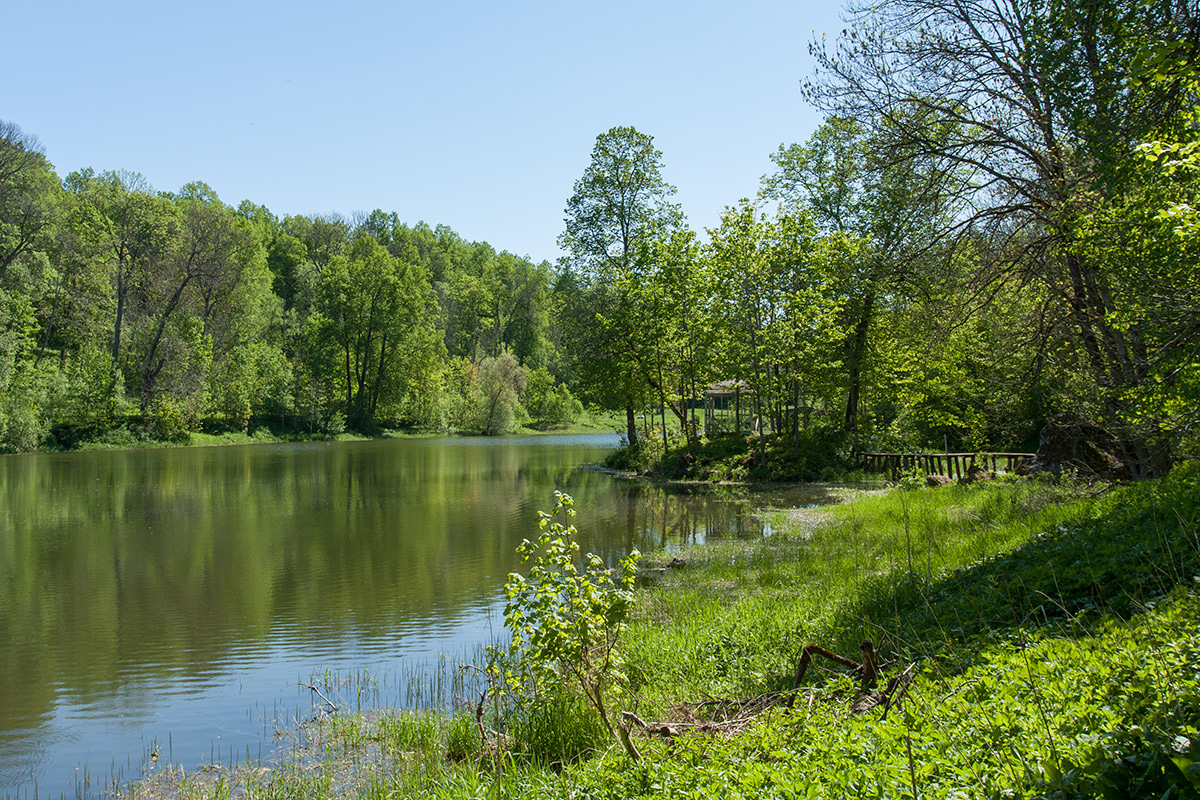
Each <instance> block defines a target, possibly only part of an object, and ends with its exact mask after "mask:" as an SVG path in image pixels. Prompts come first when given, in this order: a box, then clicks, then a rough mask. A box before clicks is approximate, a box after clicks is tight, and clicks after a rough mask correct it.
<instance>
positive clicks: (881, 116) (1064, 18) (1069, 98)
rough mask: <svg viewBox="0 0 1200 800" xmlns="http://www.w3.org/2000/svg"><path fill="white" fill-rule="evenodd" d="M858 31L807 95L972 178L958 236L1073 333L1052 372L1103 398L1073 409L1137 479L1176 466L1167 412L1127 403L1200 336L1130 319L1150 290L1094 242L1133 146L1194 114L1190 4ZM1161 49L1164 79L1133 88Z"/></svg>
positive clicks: (1058, 3) (867, 9)
mask: <svg viewBox="0 0 1200 800" xmlns="http://www.w3.org/2000/svg"><path fill="white" fill-rule="evenodd" d="M847 19H848V22H849V28H848V30H847V31H846V33H845V35H844V36H843V37H841V38H840V39H839V40H838V42H837V44H836V45H835V46H833V47H832V48H830V47H826V46H825V45H824V43H822V42H818V43H816V44H815V45H814V47H813V52H814V54H815V55H816V57H817V59H818V63H819V69H820V72H819V73H818V75H817V76H816V77H814V78H813V79H812V80H810V81H808V82H807V84H806V91H807V94H808V96H809V97H810V98H811V99H813V100H815V101H816V102H817V103H818V104H819V105H821V106H822V107H824V108H826V109H828V110H830V111H833V112H834V113H838V114H842V115H846V116H852V117H856V118H859V119H871V120H878V121H879V122H880V123H881V125H883V126H886V128H887V129H888V134H889V136H890V139H891V141H893V142H894V143H896V145H897V146H896V147H894V148H893V152H894V153H896V154H897V156H899V157H906V158H921V159H931V160H936V161H939V162H944V163H948V164H951V165H954V166H955V167H957V168H958V170H959V171H960V173H961V174H962V176H963V180H962V182H961V184H960V186H959V193H960V194H959V196H960V198H961V199H962V200H963V202H964V205H965V210H964V211H963V212H962V213H960V214H957V215H955V216H954V217H953V218H952V219H950V220H949V224H948V226H947V230H948V232H953V233H957V234H959V235H960V239H959V241H963V242H966V241H970V242H972V243H973V242H975V241H977V240H978V237H979V235H980V233H983V234H984V235H985V237H986V238H987V239H989V240H991V241H992V242H993V243H994V246H995V247H996V248H997V250H998V251H1002V252H1004V253H1005V254H1006V256H1007V257H1006V258H995V259H991V261H990V263H991V264H992V265H996V266H998V267H1001V269H998V270H997V271H996V273H995V278H996V279H1005V278H1009V277H1013V278H1019V279H1021V280H1027V281H1029V280H1033V281H1037V282H1039V284H1040V285H1041V287H1042V290H1043V297H1044V299H1043V304H1044V310H1043V314H1044V315H1045V316H1046V317H1047V318H1051V319H1054V320H1056V322H1057V324H1058V327H1059V328H1060V329H1061V330H1062V331H1063V332H1064V334H1067V335H1065V336H1063V337H1062V339H1061V352H1060V353H1058V354H1057V356H1056V357H1059V358H1077V359H1078V362H1079V365H1080V367H1081V368H1082V370H1083V371H1084V372H1085V373H1086V374H1087V375H1088V377H1089V380H1090V383H1091V386H1092V387H1093V388H1092V390H1091V391H1089V392H1087V393H1086V395H1087V396H1085V397H1082V398H1079V397H1077V398H1076V401H1075V402H1076V403H1079V402H1080V401H1082V402H1084V403H1085V405H1086V406H1087V408H1088V409H1089V410H1091V411H1092V412H1093V413H1096V414H1097V415H1098V416H1100V417H1101V418H1102V419H1104V420H1105V421H1106V422H1108V423H1109V424H1111V425H1113V426H1115V427H1117V428H1118V429H1119V432H1120V433H1121V434H1122V435H1123V437H1124V439H1125V441H1126V445H1127V451H1126V463H1127V466H1128V467H1129V468H1130V470H1131V471H1132V473H1133V474H1135V475H1148V474H1154V473H1156V472H1158V471H1160V470H1161V469H1163V468H1165V465H1166V464H1167V463H1168V459H1166V458H1165V456H1166V452H1167V448H1168V447H1169V443H1170V436H1169V435H1167V434H1166V432H1164V431H1163V430H1162V426H1161V423H1160V422H1159V421H1156V420H1155V419H1154V418H1153V415H1131V414H1129V413H1128V411H1129V402H1130V398H1131V397H1134V396H1136V395H1138V394H1140V393H1142V392H1143V391H1144V390H1145V389H1146V388H1147V387H1148V385H1149V384H1151V383H1153V382H1154V381H1156V380H1157V378H1156V377H1155V376H1154V374H1153V373H1154V370H1153V368H1152V364H1153V363H1155V362H1156V361H1161V360H1162V357H1163V356H1164V355H1165V354H1164V353H1162V352H1159V351H1160V348H1161V347H1166V348H1168V349H1169V350H1171V351H1174V352H1180V351H1181V352H1184V353H1186V352H1194V351H1195V344H1196V342H1197V340H1198V337H1200V333H1198V332H1196V331H1194V330H1192V331H1189V330H1188V328H1187V326H1184V327H1182V328H1177V327H1172V326H1170V325H1168V327H1167V328H1162V327H1157V326H1156V325H1148V324H1142V319H1141V318H1140V317H1139V316H1138V315H1137V314H1133V315H1132V316H1130V315H1129V314H1127V312H1129V311H1131V309H1130V307H1129V305H1128V299H1129V298H1131V297H1133V296H1136V294H1137V293H1138V292H1135V291H1129V290H1132V289H1133V287H1132V286H1129V287H1128V290H1127V289H1126V287H1124V286H1122V283H1123V280H1122V277H1121V274H1122V273H1121V270H1120V269H1119V268H1117V264H1115V263H1113V262H1112V261H1111V260H1109V259H1107V258H1105V257H1104V255H1103V254H1102V253H1100V252H1099V251H1098V250H1097V249H1096V248H1094V247H1093V246H1092V245H1091V243H1090V241H1089V240H1090V239H1091V238H1092V237H1091V235H1090V232H1089V229H1090V228H1091V227H1092V226H1093V225H1094V224H1096V223H1098V222H1100V221H1102V220H1103V219H1104V218H1105V216H1106V213H1105V210H1106V209H1109V208H1112V207H1113V206H1114V205H1116V206H1120V205H1122V204H1123V202H1124V201H1123V200H1122V199H1121V198H1123V197H1125V196H1127V195H1128V193H1129V192H1130V191H1131V190H1133V191H1136V190H1137V188H1138V185H1139V178H1138V176H1137V175H1136V173H1135V172H1134V171H1131V169H1130V167H1131V163H1132V159H1130V158H1129V154H1130V153H1131V152H1132V151H1133V150H1134V149H1135V146H1136V145H1137V144H1138V143H1139V142H1141V141H1143V140H1145V139H1146V138H1148V137H1150V136H1152V135H1153V134H1154V133H1155V132H1156V131H1158V130H1160V129H1162V128H1163V127H1164V125H1166V126H1168V127H1170V126H1172V125H1173V124H1177V123H1173V122H1172V121H1173V120H1177V119H1179V117H1180V114H1181V113H1184V112H1190V111H1191V110H1192V109H1193V108H1194V106H1195V103H1196V96H1195V93H1194V91H1193V89H1194V87H1193V86H1192V85H1191V84H1190V83H1189V82H1188V80H1189V79H1188V78H1187V76H1186V72H1187V70H1186V68H1185V67H1184V66H1182V65H1186V64H1187V63H1189V62H1194V61H1195V60H1196V59H1197V57H1198V56H1200V19H1198V17H1197V14H1196V10H1195V5H1194V3H1188V2H1174V1H1173V0H1115V1H1114V2H1086V3H1078V2H1074V1H1073V0H996V1H995V2H993V1H992V0H952V2H935V1H934V0H883V1H882V2H875V0H872V2H869V3H865V2H855V3H852V4H851V6H850V7H849V10H848V16H847ZM1164 43H1165V45H1166V47H1167V48H1168V49H1169V50H1170V51H1171V57H1170V58H1165V59H1161V60H1160V61H1159V63H1158V65H1157V71H1158V74H1159V77H1160V78H1161V80H1156V81H1153V82H1143V81H1138V80H1132V79H1131V78H1133V77H1134V76H1136V75H1137V73H1138V71H1139V69H1140V68H1141V67H1142V66H1143V65H1144V63H1145V61H1146V53H1147V52H1155V51H1159V52H1161V51H1162V47H1163V45H1164ZM1110 219H1114V218H1112V217H1110ZM1123 227H1127V225H1121V224H1118V225H1117V226H1116V228H1114V229H1112V230H1110V231H1109V234H1110V235H1111V237H1119V235H1120V233H1121V229H1122V228H1123ZM1176 274H1177V273H1176V272H1175V271H1174V270H1170V269H1167V270H1165V271H1160V272H1158V273H1157V274H1155V275H1145V274H1143V275H1142V279H1143V280H1144V279H1146V278H1149V279H1150V280H1151V281H1152V282H1153V283H1152V284H1151V285H1146V284H1145V283H1143V284H1142V285H1141V287H1140V290H1139V291H1140V293H1142V294H1145V293H1146V292H1147V291H1149V292H1150V293H1155V292H1158V291H1160V290H1161V291H1163V292H1165V293H1171V292H1174V291H1175V290H1176V289H1177V288H1178V287H1177V286H1175V285H1174V284H1173V281H1174V278H1172V277H1171V276H1172V275H1176ZM1154 284H1159V285H1154ZM1160 322H1162V321H1161V320H1160ZM1172 332H1174V333H1175V334H1181V335H1172Z"/></svg>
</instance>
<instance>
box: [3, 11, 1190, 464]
mask: <svg viewBox="0 0 1200 800" xmlns="http://www.w3.org/2000/svg"><path fill="white" fill-rule="evenodd" d="M845 16H846V20H847V28H846V30H844V31H843V32H842V33H841V35H840V36H838V37H837V38H836V39H835V40H834V41H833V42H832V43H827V42H826V41H825V40H823V39H822V40H818V41H817V42H815V43H814V44H813V46H812V52H813V54H814V55H815V56H816V58H817V60H818V63H819V65H820V71H819V73H817V74H816V75H814V77H812V78H810V79H808V80H806V81H804V82H803V86H804V92H805V95H806V97H807V99H808V100H809V101H810V102H812V103H814V104H816V105H817V106H818V107H819V108H821V109H822V110H823V111H824V112H826V114H827V117H826V119H825V122H824V124H823V125H821V127H820V128H819V129H818V130H817V131H815V132H814V133H813V135H812V136H811V137H809V138H808V139H807V140H806V141H804V142H798V143H794V144H785V145H782V146H781V147H780V148H779V150H778V151H777V152H776V153H775V154H774V155H773V160H774V165H775V166H774V169H773V171H772V172H771V173H770V174H768V175H766V176H765V177H764V178H763V182H762V188H761V191H760V193H759V194H758V196H757V197H755V198H754V199H752V200H750V199H747V200H742V201H740V202H738V203H735V204H734V205H732V206H730V207H728V208H726V210H725V213H724V214H723V216H722V218H721V221H720V223H719V224H718V225H717V227H716V228H715V229H712V230H709V231H707V232H705V233H706V235H704V236H701V235H698V234H697V232H695V231H693V230H692V229H690V228H689V227H688V225H687V223H686V220H685V219H684V217H683V214H682V213H681V211H680V208H679V207H678V205H676V204H675V203H673V202H672V196H673V194H674V191H675V189H674V187H672V186H671V185H670V184H669V183H667V182H666V180H665V179H664V177H663V174H662V154H661V153H660V152H659V151H658V150H657V149H656V148H655V147H654V144H653V140H652V138H651V137H650V136H648V135H646V134H644V133H641V132H639V131H637V130H636V129H634V128H630V127H616V128H613V129H611V130H609V131H607V132H606V133H603V134H601V135H600V136H599V137H597V140H596V145H595V148H594V150H593V153H592V159H591V163H590V165H589V166H588V168H587V169H586V171H585V172H584V174H583V175H582V176H581V177H580V178H579V180H578V181H577V182H576V183H575V185H574V190H573V193H572V194H571V196H570V197H569V198H568V200H567V206H566V211H565V218H566V219H565V222H566V225H565V229H564V231H563V233H562V235H561V237H560V240H559V242H560V245H561V246H562V248H563V250H564V251H565V252H566V253H567V256H566V257H565V258H563V259H562V261H561V262H560V263H559V264H558V265H555V266H551V265H550V264H548V263H541V264H534V263H531V262H530V261H529V260H528V259H524V258H519V257H516V256H513V255H512V254H510V253H506V252H496V251H495V250H494V249H493V248H492V247H490V246H489V245H487V244H482V243H469V242H465V241H463V240H462V239H461V238H460V237H458V236H457V235H455V234H454V233H453V232H452V231H450V230H449V229H446V228H442V227H438V228H434V229H431V228H429V227H428V226H425V225H417V226H415V227H409V226H407V225H405V224H402V223H401V222H400V221H399V220H397V218H396V216H395V215H394V214H391V215H389V214H385V213H383V212H380V211H375V212H373V213H371V214H370V215H367V216H364V217H362V218H358V219H353V220H347V219H343V218H338V217H285V218H283V219H279V218H277V217H275V216H274V215H272V214H271V213H270V212H269V210H267V209H265V208H262V207H260V206H255V205H253V204H251V203H248V202H247V203H242V204H241V205H240V206H238V207H237V208H232V207H229V206H227V205H225V204H223V203H222V202H221V201H219V200H218V199H217V197H216V196H215V195H214V194H213V192H212V191H211V190H210V189H209V188H208V187H206V186H204V185H203V184H189V185H188V186H185V187H183V188H182V189H181V190H179V191H178V192H176V193H162V192H156V191H153V190H152V189H151V188H150V187H149V186H147V185H146V183H145V181H144V180H143V179H142V178H140V177H139V176H137V175H135V174H129V173H111V172H109V173H94V172H92V171H90V170H87V171H83V172H77V173H72V174H71V175H68V176H66V178H65V179H63V180H61V181H60V180H59V178H58V177H57V176H56V175H55V174H54V172H53V170H52V168H51V167H50V165H49V163H48V162H47V161H46V159H45V156H44V155H43V154H42V152H41V149H40V148H39V147H38V146H37V143H36V140H35V139H33V138H32V137H30V136H28V135H26V134H24V133H23V132H22V131H21V130H20V129H19V128H17V127H16V126H15V125H11V124H7V125H5V126H4V127H3V129H2V130H0V292H2V295H0V445H2V446H3V447H4V448H6V449H10V450H14V449H30V448H34V447H37V446H39V444H42V443H45V442H46V441H47V440H48V439H53V440H56V441H59V442H67V443H69V440H71V439H72V437H75V436H91V435H94V434H95V433H96V432H97V431H104V430H107V429H111V428H113V427H119V426H122V425H133V424H137V425H142V426H143V427H145V428H146V429H149V430H151V431H154V432H156V434H157V435H164V436H169V435H176V434H178V433H180V432H186V431H188V430H194V429H196V428H198V427H200V426H201V425H206V424H207V425H214V424H215V425H224V426H228V427H231V428H235V429H245V428H247V427H248V426H250V425H253V424H265V423H268V422H269V423H271V424H275V423H277V424H278V425H279V426H281V427H284V428H292V429H296V430H303V431H309V432H319V431H324V432H328V433H332V432H336V431H339V430H341V429H342V428H343V427H346V426H348V427H351V428H354V429H357V430H362V431H372V430H375V429H378V428H379V427H403V426H412V427H420V428H424V429H435V430H473V431H480V432H484V433H497V432H501V431H504V430H507V429H509V427H510V426H511V425H513V424H515V423H516V422H522V421H534V422H537V423H539V424H542V425H544V426H552V425H557V424H562V423H563V422H565V421H567V420H569V419H570V418H571V417H572V416H574V415H575V414H577V413H579V410H580V401H582V402H584V403H588V404H589V405H594V406H597V407H600V408H605V409H611V410H613V411H620V412H623V414H624V417H625V420H626V436H627V437H628V440H629V442H630V444H632V445H634V446H635V448H634V449H635V450H636V449H638V448H647V447H650V448H652V449H656V450H658V452H660V453H661V452H664V451H671V452H674V451H675V450H677V449H680V448H690V449H694V448H695V447H696V445H697V444H698V443H699V442H700V439H701V438H702V437H704V436H705V434H706V432H707V433H713V432H715V431H717V430H720V431H723V432H731V431H732V432H738V433H744V434H746V438H748V439H749V440H750V442H751V444H752V448H753V452H752V453H751V454H750V457H751V460H755V461H757V463H759V464H760V465H765V463H766V461H767V460H768V459H770V458H788V457H790V458H793V459H803V458H804V457H805V453H806V452H817V451H820V452H821V453H824V454H825V455H823V456H821V458H826V460H828V459H827V456H828V453H829V452H830V448H834V449H838V450H839V452H840V453H842V454H843V455H844V454H847V453H849V452H850V451H852V450H854V449H858V450H867V449H873V450H887V451H894V450H911V449H922V448H934V449H938V450H940V449H943V448H951V449H953V450H981V449H999V450H1011V449H1014V448H1021V449H1032V448H1033V447H1035V446H1036V443H1037V436H1038V431H1039V430H1040V429H1041V427H1042V426H1043V424H1044V423H1045V422H1046V421H1047V420H1049V419H1050V418H1052V417H1054V416H1056V415H1058V414H1060V413H1063V412H1069V413H1071V414H1074V415H1077V416H1080V417H1087V418H1090V419H1091V420H1092V421H1094V422H1097V423H1099V424H1100V425H1102V426H1104V427H1105V428H1107V429H1108V430H1109V432H1111V434H1112V435H1113V437H1115V439H1116V440H1117V441H1118V442H1119V445H1120V448H1119V449H1120V453H1119V456H1118V457H1119V460H1120V461H1121V462H1122V463H1123V464H1124V466H1125V467H1126V468H1127V470H1128V473H1129V474H1130V475H1133V476H1145V475H1154V474H1159V473H1161V472H1163V471H1165V470H1166V469H1168V468H1169V467H1170V464H1171V463H1172V461H1173V459H1174V458H1175V457H1176V456H1177V455H1178V454H1180V453H1184V454H1193V455H1194V454H1195V453H1196V452H1197V450H1198V447H1197V445H1198V442H1197V432H1198V431H1200V359H1198V355H1200V312H1198V310H1197V301H1196V298H1197V297H1200V217H1198V214H1197V210H1196V209H1197V208H1200V141H1198V138H1197V132H1198V131H1200V114H1198V111H1197V108H1198V105H1200V103H1198V101H1200V15H1197V13H1196V9H1195V6H1194V3H1180V2H1171V1H1169V0H1116V1H1115V2H1107V3H1083V4H1080V3H1076V2H1071V1H1069V0H1051V2H1036V3H1035V2H1030V0H1001V1H1000V2H990V1H989V2H987V3H982V2H980V3H977V2H974V1H973V0H964V2H958V3H951V4H947V3H929V2H925V0H884V2H882V3H881V2H877V1H876V0H873V2H870V3H863V4H859V5H855V4H851V5H850V6H849V7H848V8H847V10H846V12H845ZM781 102H787V100H786V98H781ZM577 398H578V399H577ZM731 409H732V410H731ZM739 426H740V427H741V430H736V429H738V427H739ZM789 454H790V456H789Z"/></svg>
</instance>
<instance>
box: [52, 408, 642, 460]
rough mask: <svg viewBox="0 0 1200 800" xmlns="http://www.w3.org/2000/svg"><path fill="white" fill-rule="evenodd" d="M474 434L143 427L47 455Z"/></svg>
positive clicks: (581, 422)
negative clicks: (164, 431) (167, 431)
mask: <svg viewBox="0 0 1200 800" xmlns="http://www.w3.org/2000/svg"><path fill="white" fill-rule="evenodd" d="M620 429H621V422H620V421H619V420H617V418H616V417H615V416H614V415H612V414H611V413H608V412H599V411H597V412H590V411H585V412H584V413H583V414H582V415H581V416H580V417H579V418H578V419H576V420H575V421H574V422H572V423H571V424H569V425H562V426H558V427H552V428H538V427H517V428H515V429H514V430H512V431H511V432H510V433H509V434H508V435H510V436H545V435H550V434H583V433H614V432H617V431H619V430H620ZM474 435H479V434H476V433H473V432H447V431H441V430H434V429H422V428H385V429H381V430H379V431H377V432H375V433H374V434H369V435H368V434H364V433H358V432H355V431H343V432H342V433H339V434H336V435H333V434H328V433H322V432H320V431H315V432H310V431H307V430H300V429H296V428H288V427H280V426H278V425H274V426H272V425H258V426H253V427H251V428H250V429H249V430H246V431H241V430H230V429H223V428H213V429H211V430H202V431H191V432H183V433H179V434H178V435H175V436H172V437H164V436H160V435H157V434H156V433H155V432H154V431H153V430H151V429H149V428H146V427H145V426H143V425H141V424H140V423H139V422H136V421H130V422H129V423H127V424H125V425H121V426H118V427H115V428H111V429H108V430H105V431H102V432H98V433H87V434H84V433H80V432H74V431H73V432H71V434H70V435H67V434H63V435H62V437H60V439H55V440H52V441H51V442H49V443H48V444H47V446H46V448H44V449H46V450H47V451H51V452H54V451H62V450H133V449H139V448H159V447H216V446H221V445H231V444H279V443H284V442H314V441H337V442H357V441H368V440H371V439H409V438H429V437H447V436H474Z"/></svg>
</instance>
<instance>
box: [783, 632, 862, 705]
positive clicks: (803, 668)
mask: <svg viewBox="0 0 1200 800" xmlns="http://www.w3.org/2000/svg"><path fill="white" fill-rule="evenodd" d="M859 650H860V651H861V652H862V658H863V660H862V663H861V664H860V663H858V662H857V661H852V660H851V659H849V658H846V657H845V656H839V655H838V654H837V653H835V652H833V651H832V650H826V649H825V648H824V647H821V645H819V644H817V643H816V642H809V643H808V644H806V645H804V650H802V651H801V653H800V661H799V662H798V663H797V664H796V678H795V680H794V681H793V682H792V697H791V699H790V700H789V701H788V708H792V707H793V706H794V704H795V701H796V695H795V692H796V690H797V689H799V688H800V684H801V683H802V682H803V681H804V673H806V672H807V671H808V665H809V662H811V661H812V657H813V654H814V653H815V654H816V655H819V656H822V657H823V658H826V659H828V660H830V661H832V662H834V663H835V664H841V665H842V666H843V667H848V668H849V669H851V670H853V671H854V673H855V674H856V675H858V677H859V679H860V681H861V684H862V689H863V691H864V692H865V691H868V690H869V689H872V688H873V687H874V686H875V684H876V683H878V681H879V653H878V651H876V650H875V645H874V644H872V643H871V640H870V639H867V640H866V641H864V642H863V643H862V644H861V645H860V646H859Z"/></svg>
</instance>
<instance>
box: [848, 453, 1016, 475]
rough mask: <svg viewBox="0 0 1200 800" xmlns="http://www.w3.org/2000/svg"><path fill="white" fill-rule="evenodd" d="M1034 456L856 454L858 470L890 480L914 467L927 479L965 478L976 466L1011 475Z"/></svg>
mask: <svg viewBox="0 0 1200 800" xmlns="http://www.w3.org/2000/svg"><path fill="white" fill-rule="evenodd" d="M1033 456H1034V454H1033V453H859V468H860V469H862V470H863V471H864V472H887V473H890V474H891V476H892V480H897V479H899V477H900V474H901V473H903V472H907V471H909V470H911V469H913V468H914V467H919V468H921V469H922V470H924V471H925V472H926V473H927V474H929V475H945V476H946V477H948V478H950V479H952V480H953V479H958V478H965V477H966V475H967V470H969V469H970V468H971V467H972V466H974V465H975V464H976V463H977V462H978V463H979V464H980V466H982V467H983V468H984V469H990V470H991V471H992V472H1012V471H1013V468H1014V467H1016V465H1017V462H1018V461H1020V460H1021V459H1023V458H1033Z"/></svg>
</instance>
